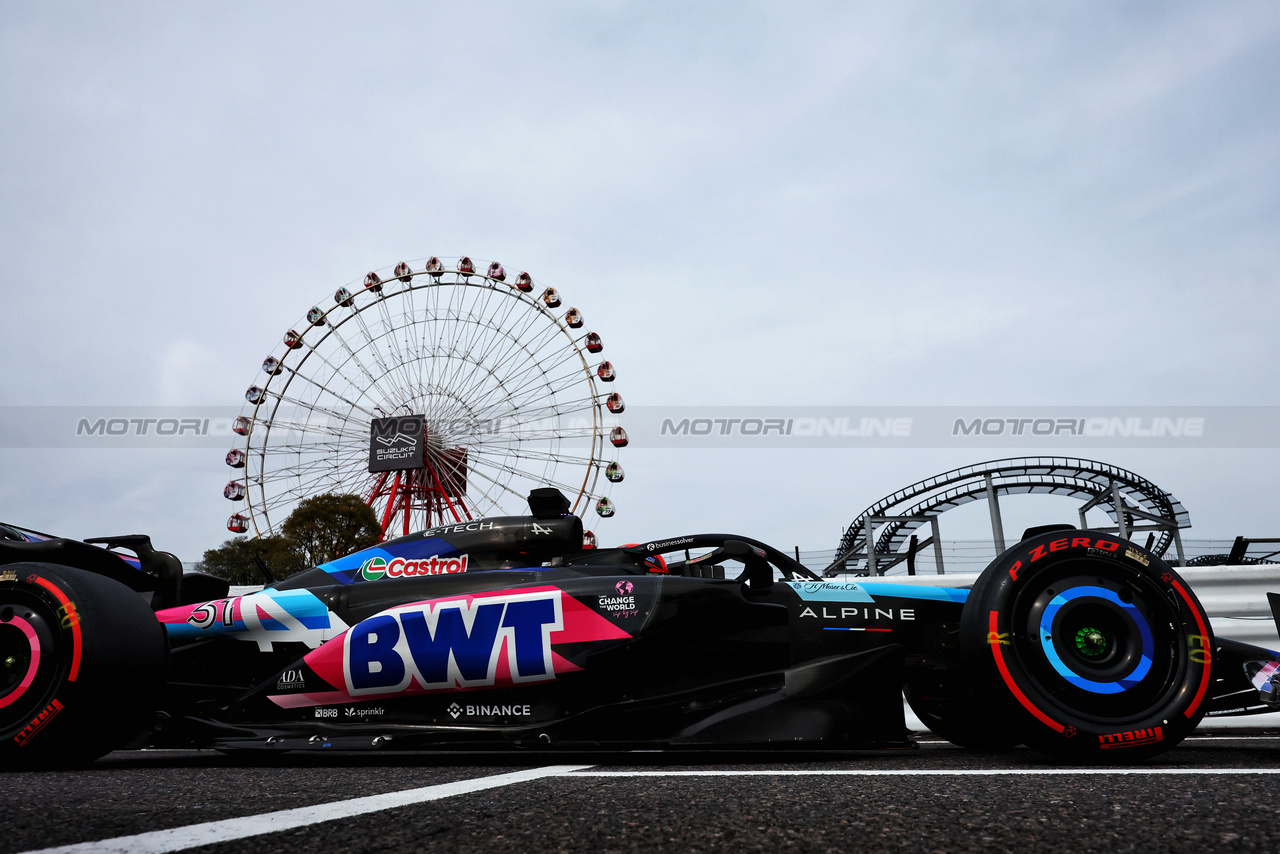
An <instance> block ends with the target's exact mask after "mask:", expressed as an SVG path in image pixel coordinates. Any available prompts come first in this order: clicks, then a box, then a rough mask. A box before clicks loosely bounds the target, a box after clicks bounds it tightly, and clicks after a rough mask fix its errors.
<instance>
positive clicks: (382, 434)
mask: <svg viewBox="0 0 1280 854" xmlns="http://www.w3.org/2000/svg"><path fill="white" fill-rule="evenodd" d="M426 432H427V422H426V419H424V418H423V417H422V416H421V415H399V416H395V417H392V418H375V419H373V424H372V426H371V427H370V428H369V471H371V472H382V471H404V470H406V469H419V468H422V464H423V445H425V444H426V442H425V441H424V440H425V439H426Z"/></svg>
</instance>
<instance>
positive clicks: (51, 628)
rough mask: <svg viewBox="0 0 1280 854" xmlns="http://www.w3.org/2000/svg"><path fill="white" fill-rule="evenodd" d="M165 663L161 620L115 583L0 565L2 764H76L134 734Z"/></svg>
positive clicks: (65, 571)
mask: <svg viewBox="0 0 1280 854" xmlns="http://www.w3.org/2000/svg"><path fill="white" fill-rule="evenodd" d="M167 665H168V644H167V641H166V637H165V633H164V628H163V627H162V626H161V625H160V623H159V622H158V621H157V620H156V618H155V614H153V613H152V611H151V609H150V608H149V607H148V606H147V604H146V603H145V602H143V600H142V599H141V597H140V596H139V595H138V594H137V593H135V592H134V591H132V590H130V589H128V588H127V587H125V586H124V585H122V584H120V583H119V582H117V581H113V580H111V579H109V578H104V577H102V576H100V575H94V574H93V573H90V572H85V571H83V570H79V569H72V568H70V567H65V566H55V565H52V564H44V563H16V564H9V565H6V566H0V768H3V769H10V768H41V767H63V766H70V765H79V764H83V763H86V762H90V761H92V760H94V759H96V758H98V757H99V756H102V755H103V754H105V753H107V752H109V751H111V750H113V749H114V748H116V747H118V746H121V745H123V744H125V743H126V742H128V741H129V740H131V739H133V738H135V737H136V736H137V735H139V734H140V733H141V732H142V730H143V728H144V727H145V726H146V724H147V722H148V720H149V718H150V716H151V713H152V711H153V709H154V699H155V694H156V691H157V690H158V688H159V686H160V685H161V683H162V681H163V679H164V676H165V672H166V669H167Z"/></svg>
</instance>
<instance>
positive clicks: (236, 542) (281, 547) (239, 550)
mask: <svg viewBox="0 0 1280 854" xmlns="http://www.w3.org/2000/svg"><path fill="white" fill-rule="evenodd" d="M298 563H299V561H298V560H297V558H296V557H295V556H294V555H293V554H292V553H290V551H289V550H288V549H287V548H286V547H285V544H284V542H283V541H282V540H281V539H280V538H279V537H252V538H248V537H235V538H233V539H230V540H226V541H224V542H223V544H222V545H221V546H219V547H218V548H216V549H209V550H208V551H206V552H205V553H204V557H203V558H202V559H201V561H200V563H198V564H196V569H197V570H200V571H201V572H207V573H209V574H210V575H216V576H218V577H220V578H225V579H227V581H230V582H231V583H232V584H270V583H271V582H273V581H279V580H280V579H281V578H284V577H285V576H286V575H290V574H291V573H292V572H293V571H295V568H296V567H297V565H298Z"/></svg>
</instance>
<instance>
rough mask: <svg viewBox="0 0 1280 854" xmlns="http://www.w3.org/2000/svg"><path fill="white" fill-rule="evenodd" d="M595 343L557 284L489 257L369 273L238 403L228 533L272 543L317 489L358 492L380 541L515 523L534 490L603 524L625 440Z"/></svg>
mask: <svg viewBox="0 0 1280 854" xmlns="http://www.w3.org/2000/svg"><path fill="white" fill-rule="evenodd" d="M478 270H484V271H485V272H483V273H481V272H477V271H478ZM602 350H603V343H602V341H601V338H600V336H599V334H597V333H595V332H592V331H587V327H586V325H585V320H584V316H583V313H582V312H581V311H579V310H578V309H577V308H572V307H565V306H564V305H563V304H562V302H561V298H560V295H559V294H558V293H557V292H556V290H555V289H554V288H550V287H542V286H540V285H538V284H537V283H535V282H534V280H533V278H532V277H531V276H530V275H529V274H528V273H520V274H519V275H517V276H515V277H514V279H513V280H512V281H508V279H507V275H506V271H505V270H504V269H503V267H502V265H501V264H499V263H498V262H496V261H494V262H492V263H490V264H488V265H487V266H485V265H483V263H482V262H480V263H477V262H473V261H472V260H471V259H470V258H466V257H463V258H458V259H456V260H454V259H449V260H448V262H445V261H441V260H440V259H439V258H436V257H432V258H430V259H427V260H426V261H425V262H415V265H414V266H410V264H408V263H404V262H402V263H400V264H398V265H397V266H396V267H395V268H394V270H392V271H391V272H390V273H388V272H387V271H385V270H383V271H378V272H372V273H369V274H368V275H367V276H365V277H364V279H363V281H362V282H361V281H357V282H353V283H350V284H349V285H348V286H346V287H342V288H339V289H338V290H337V292H336V293H334V294H333V296H332V297H331V298H329V299H326V300H325V301H324V302H323V303H320V304H317V305H315V306H313V307H312V308H311V310H310V311H308V312H307V313H306V315H305V317H304V318H303V319H302V320H301V321H299V322H298V323H297V324H295V325H294V326H293V327H292V328H291V329H289V331H288V332H286V333H285V334H284V336H283V339H282V342H281V344H280V345H278V349H277V350H276V352H274V353H272V354H271V355H269V356H268V357H267V358H266V360H265V361H264V362H263V363H262V372H261V374H260V375H259V377H258V379H257V380H256V381H255V382H253V384H252V385H251V386H250V387H249V389H248V391H246V392H245V400H246V401H247V404H246V406H245V408H244V409H242V410H241V414H240V416H239V417H238V418H236V419H235V421H234V423H233V425H232V430H233V431H234V432H235V433H236V434H237V436H239V437H242V438H240V439H238V440H237V442H236V444H235V446H234V447H233V448H232V449H231V451H230V452H229V453H228V454H227V456H226V463H227V465H228V466H229V467H231V468H232V469H233V473H232V479H231V480H230V481H229V482H228V483H227V485H226V487H225V488H224V490H223V495H224V496H225V497H226V498H228V499H230V500H231V501H234V502H237V503H239V504H242V505H243V506H242V507H240V508H238V509H237V511H236V512H235V513H233V514H232V515H231V517H230V519H228V521H227V528H228V530H230V531H232V532H233V533H237V534H240V533H250V532H252V534H253V535H255V536H266V535H270V534H278V533H279V530H280V526H281V524H282V523H283V522H284V520H285V517H286V516H287V515H288V514H289V512H290V511H291V510H292V509H293V507H294V506H295V505H296V504H297V502H298V501H300V500H302V499H304V498H307V497H309V496H312V495H316V494H319V493H324V492H341V493H354V494H357V495H360V496H361V497H363V498H364V500H365V501H366V502H367V503H368V504H369V505H370V506H372V507H373V508H374V510H375V512H376V514H377V516H378V519H379V521H380V523H381V526H382V531H383V536H384V538H385V537H390V536H397V535H398V534H400V533H403V534H408V533H410V532H411V531H417V530H423V529H427V528H432V527H436V526H439V525H446V524H456V523H465V522H468V521H469V520H472V519H479V518H482V517H484V516H494V515H519V514H522V513H525V512H527V510H526V509H525V507H526V504H525V502H526V499H527V496H528V494H529V492H530V490H532V489H534V488H537V487H545V486H554V487H557V488H558V489H560V491H561V492H563V493H564V494H565V496H566V497H567V498H568V499H569V501H570V504H571V510H572V512H574V513H576V514H578V515H585V514H586V513H587V512H588V511H591V510H593V511H594V512H595V513H596V514H597V515H598V516H599V517H602V518H607V517H610V516H612V515H613V514H614V512H615V508H614V505H613V501H612V500H611V498H610V496H609V494H608V493H609V490H610V489H611V487H612V485H613V484H615V483H618V482H620V481H622V479H623V470H622V466H621V465H620V464H619V463H618V461H617V457H616V455H617V449H618V448H622V447H625V446H626V444H627V434H626V431H625V430H624V429H623V428H622V426H621V425H620V424H619V423H618V418H617V416H618V415H619V414H620V413H622V412H623V410H624V404H623V401H622V396H621V395H620V394H618V393H617V392H616V391H613V382H614V380H615V378H616V371H615V369H614V367H613V365H612V364H611V363H610V362H609V361H608V360H604V359H602V358H601V357H600V356H599V355H598V354H599V353H600V352H601V351H602ZM602 475H603V477H602ZM594 539H595V538H594V535H593V534H591V532H587V535H586V543H585V545H587V546H594V544H595V543H594Z"/></svg>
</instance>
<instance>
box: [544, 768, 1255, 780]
mask: <svg viewBox="0 0 1280 854" xmlns="http://www.w3.org/2000/svg"><path fill="white" fill-rule="evenodd" d="M1080 774H1086V775H1090V776H1108V775H1110V776H1115V775H1126V774H1130V775H1138V774H1141V775H1148V776H1155V775H1160V774H1175V775H1182V776H1192V775H1197V774H1214V775H1219V776H1222V775H1230V774H1244V775H1249V774H1280V768H1021V769H1015V768H992V769H987V770H983V769H978V768H965V769H960V770H954V771H947V770H942V769H936V768H919V769H906V768H903V769H882V770H875V769H871V768H864V769H858V770H845V769H837V768H831V769H813V770H805V771H797V770H792V769H779V770H776V771H767V770H766V771H757V770H744V771H722V770H715V771H575V772H573V773H571V774H569V775H567V776H569V777H571V778H572V777H1011V776H1024V777H1055V776H1067V775H1080Z"/></svg>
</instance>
